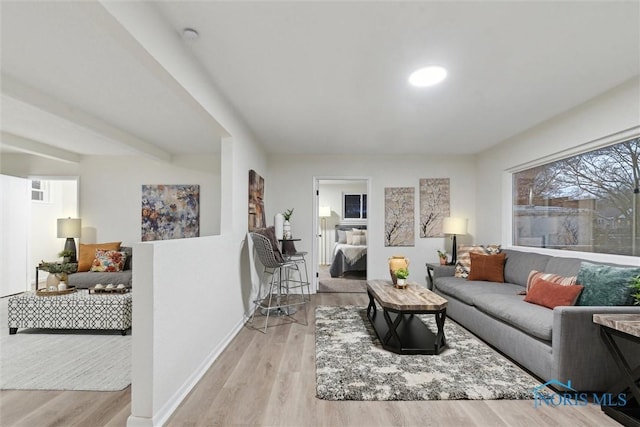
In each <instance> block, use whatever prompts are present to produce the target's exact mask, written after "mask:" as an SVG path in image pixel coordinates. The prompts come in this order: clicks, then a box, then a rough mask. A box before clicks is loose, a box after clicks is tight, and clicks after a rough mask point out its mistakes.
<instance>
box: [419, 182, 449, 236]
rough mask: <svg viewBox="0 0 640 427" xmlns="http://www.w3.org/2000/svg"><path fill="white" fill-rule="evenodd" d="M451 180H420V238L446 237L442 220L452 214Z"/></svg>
mask: <svg viewBox="0 0 640 427" xmlns="http://www.w3.org/2000/svg"><path fill="white" fill-rule="evenodd" d="M449 194H450V193H449V178H423V179H421V180H420V237H444V233H442V219H443V218H446V217H448V216H449V215H450V214H449V212H450V207H449V205H450V202H449Z"/></svg>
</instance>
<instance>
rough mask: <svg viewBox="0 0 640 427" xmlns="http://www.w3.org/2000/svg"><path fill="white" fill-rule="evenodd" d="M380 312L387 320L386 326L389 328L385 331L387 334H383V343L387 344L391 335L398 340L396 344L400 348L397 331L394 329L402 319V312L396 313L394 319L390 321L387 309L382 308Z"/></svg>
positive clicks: (400, 343)
mask: <svg viewBox="0 0 640 427" xmlns="http://www.w3.org/2000/svg"><path fill="white" fill-rule="evenodd" d="M382 314H383V315H384V320H385V321H386V322H387V326H388V327H389V330H388V331H387V334H386V335H385V336H384V340H383V341H382V342H383V344H387V343H388V342H389V340H390V339H391V337H392V336H393V337H394V338H395V339H397V340H398V346H399V347H400V348H402V342H401V341H400V337H399V336H398V331H396V329H397V328H398V325H399V324H400V322H401V321H402V313H398V314H397V316H396V320H394V321H393V322H392V321H391V316H389V312H388V311H387V310H382Z"/></svg>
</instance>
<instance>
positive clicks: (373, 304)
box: [367, 292, 377, 320]
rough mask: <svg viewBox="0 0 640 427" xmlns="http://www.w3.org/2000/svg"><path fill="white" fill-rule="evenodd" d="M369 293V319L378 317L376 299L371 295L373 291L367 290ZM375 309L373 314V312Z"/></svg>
mask: <svg viewBox="0 0 640 427" xmlns="http://www.w3.org/2000/svg"><path fill="white" fill-rule="evenodd" d="M367 294H368V295H369V306H368V307H367V317H368V318H369V320H372V319H375V317H376V311H377V308H376V301H375V300H374V299H373V295H371V292H367ZM372 311H373V314H372V313H371V312H372Z"/></svg>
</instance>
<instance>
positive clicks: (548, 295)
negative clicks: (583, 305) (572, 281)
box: [524, 278, 584, 309]
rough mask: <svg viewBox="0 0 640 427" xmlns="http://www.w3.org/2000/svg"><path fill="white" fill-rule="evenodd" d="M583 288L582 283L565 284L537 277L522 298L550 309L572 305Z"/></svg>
mask: <svg viewBox="0 0 640 427" xmlns="http://www.w3.org/2000/svg"><path fill="white" fill-rule="evenodd" d="M583 288H584V286H582V285H566V286H565V285H560V284H558V283H554V282H550V281H548V280H544V279H542V278H537V279H536V280H535V281H534V282H533V284H532V285H531V288H529V292H527V296H526V297H524V300H525V302H529V303H532V304H538V305H541V306H543V307H547V308H551V309H553V308H555V307H558V306H564V305H574V304H575V303H576V300H577V299H578V297H579V296H580V292H581V291H582V289H583Z"/></svg>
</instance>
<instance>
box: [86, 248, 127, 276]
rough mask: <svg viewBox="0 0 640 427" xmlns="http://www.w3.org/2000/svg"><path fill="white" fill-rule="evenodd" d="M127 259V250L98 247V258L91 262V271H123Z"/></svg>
mask: <svg viewBox="0 0 640 427" xmlns="http://www.w3.org/2000/svg"><path fill="white" fill-rule="evenodd" d="M126 260H127V254H126V252H121V251H105V250H103V249H96V258H95V259H94V260H93V263H92V264H91V271H103V272H110V273H115V272H118V271H123V270H124V263H125V261H126Z"/></svg>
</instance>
